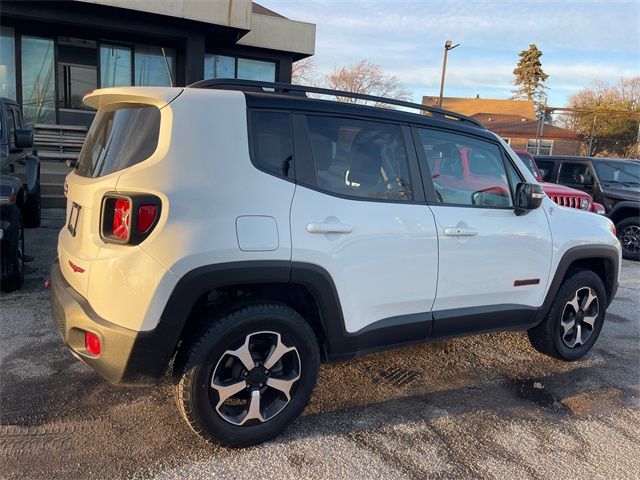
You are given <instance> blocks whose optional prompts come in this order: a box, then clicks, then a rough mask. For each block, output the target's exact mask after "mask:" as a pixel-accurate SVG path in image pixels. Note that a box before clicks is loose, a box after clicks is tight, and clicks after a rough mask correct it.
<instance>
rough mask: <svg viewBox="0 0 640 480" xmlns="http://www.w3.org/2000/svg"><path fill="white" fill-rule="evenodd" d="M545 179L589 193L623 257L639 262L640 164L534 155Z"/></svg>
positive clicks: (615, 160) (604, 159)
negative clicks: (601, 210) (601, 208)
mask: <svg viewBox="0 0 640 480" xmlns="http://www.w3.org/2000/svg"><path fill="white" fill-rule="evenodd" d="M534 158H535V161H536V163H537V164H538V167H540V169H541V170H542V171H543V173H544V176H545V180H547V181H550V182H557V183H560V184H562V185H568V186H570V187H572V188H577V189H579V190H582V191H584V192H587V193H589V194H590V195H591V196H592V197H593V199H594V201H596V202H598V203H601V204H602V205H604V208H605V210H606V215H607V216H608V217H609V218H610V219H611V220H612V221H613V223H614V224H615V226H616V229H617V231H618V238H619V239H620V243H621V244H622V254H623V256H624V258H628V259H630V260H640V162H638V161H637V160H629V159H618V158H598V157H561V156H535V157H534Z"/></svg>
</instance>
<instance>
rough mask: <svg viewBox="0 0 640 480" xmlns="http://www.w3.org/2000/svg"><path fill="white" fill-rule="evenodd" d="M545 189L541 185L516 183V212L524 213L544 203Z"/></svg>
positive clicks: (518, 213) (517, 213)
mask: <svg viewBox="0 0 640 480" xmlns="http://www.w3.org/2000/svg"><path fill="white" fill-rule="evenodd" d="M543 199H544V190H543V189H542V187H541V186H540V185H535V184H533V183H524V182H520V183H518V185H516V198H515V212H516V215H524V214H526V213H529V212H530V211H531V210H535V209H536V208H538V207H539V206H540V205H541V204H542V200H543Z"/></svg>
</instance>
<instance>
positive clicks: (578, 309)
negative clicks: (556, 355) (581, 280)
mask: <svg viewBox="0 0 640 480" xmlns="http://www.w3.org/2000/svg"><path fill="white" fill-rule="evenodd" d="M599 313H600V302H599V301H598V296H597V295H596V293H595V291H594V290H593V289H592V288H591V287H582V288H579V289H578V290H576V292H575V294H574V296H573V298H572V299H571V300H569V301H568V302H567V303H566V305H565V306H564V309H563V311H562V318H561V319H560V336H561V338H562V343H564V344H565V345H566V346H567V347H569V348H576V347H579V346H581V345H584V344H585V343H586V342H587V340H589V337H591V335H592V334H593V332H594V329H595V323H596V319H597V318H598V314H599Z"/></svg>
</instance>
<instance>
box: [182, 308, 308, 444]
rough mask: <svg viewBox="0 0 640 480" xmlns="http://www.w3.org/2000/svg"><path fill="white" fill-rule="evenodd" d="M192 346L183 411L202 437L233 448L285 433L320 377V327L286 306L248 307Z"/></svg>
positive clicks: (185, 372) (223, 320) (184, 382)
mask: <svg viewBox="0 0 640 480" xmlns="http://www.w3.org/2000/svg"><path fill="white" fill-rule="evenodd" d="M186 348H187V349H188V351H187V353H186V361H185V366H184V368H183V369H182V371H180V372H179V383H178V385H177V388H176V393H177V401H178V406H179V408H180V411H181V413H182V415H183V417H184V419H185V420H186V422H187V424H188V425H189V426H190V427H191V428H192V429H193V430H194V431H195V432H196V433H197V434H198V435H200V436H201V437H202V438H204V439H205V440H207V441H215V442H218V443H221V444H223V445H226V446H230V447H246V446H250V445H255V444H258V443H262V442H264V441H266V440H268V439H270V438H272V437H274V436H276V435H278V434H279V433H280V432H281V431H282V430H284V429H285V428H286V427H287V426H288V425H290V424H291V423H292V422H293V421H294V420H295V419H296V418H297V417H298V415H300V413H301V412H302V410H303V409H304V408H305V406H306V405H307V402H308V401H309V397H310V396H311V392H312V391H313V388H314V386H315V383H316V380H317V377H318V369H319V365H320V353H319V349H318V342H317V340H316V337H315V335H314V332H313V329H312V328H311V327H310V326H309V324H308V323H307V322H306V321H305V320H304V319H303V318H302V317H301V316H300V315H298V313H297V312H295V311H294V310H292V309H291V308H289V307H286V306H284V305H279V304H259V305H250V306H246V307H244V308H240V309H239V310H236V311H235V312H233V313H231V314H229V315H226V316H224V317H222V318H220V319H218V320H214V321H212V322H211V324H210V325H209V326H208V327H207V328H206V329H205V330H204V331H203V333H202V334H201V335H199V336H198V337H197V338H195V339H194V340H193V342H192V344H191V345H189V346H187V347H186Z"/></svg>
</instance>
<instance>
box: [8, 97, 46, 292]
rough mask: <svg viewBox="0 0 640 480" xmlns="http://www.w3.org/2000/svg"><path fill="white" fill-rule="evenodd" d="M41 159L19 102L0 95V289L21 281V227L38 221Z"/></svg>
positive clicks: (22, 235) (16, 287)
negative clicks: (35, 149)
mask: <svg viewBox="0 0 640 480" xmlns="http://www.w3.org/2000/svg"><path fill="white" fill-rule="evenodd" d="M41 206H42V203H41V198H40V160H39V159H38V157H37V155H36V154H35V153H34V152H33V132H32V131H31V130H24V129H23V126H22V112H21V111H20V107H19V106H18V104H17V103H16V102H15V101H13V100H10V99H8V98H0V264H1V268H0V271H1V281H0V286H1V288H2V291H4V292H10V291H12V290H16V289H18V288H20V287H21V286H22V282H23V281H24V229H23V228H25V227H26V228H34V227H38V226H39V225H40V211H41Z"/></svg>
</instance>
